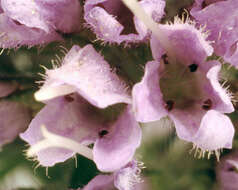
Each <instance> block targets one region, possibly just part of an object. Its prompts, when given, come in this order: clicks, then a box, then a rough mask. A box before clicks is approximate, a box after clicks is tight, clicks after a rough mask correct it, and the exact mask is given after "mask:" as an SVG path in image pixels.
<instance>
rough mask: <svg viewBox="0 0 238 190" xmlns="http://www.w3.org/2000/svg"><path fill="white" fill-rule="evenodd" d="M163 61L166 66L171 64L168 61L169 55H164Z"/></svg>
mask: <svg viewBox="0 0 238 190" xmlns="http://www.w3.org/2000/svg"><path fill="white" fill-rule="evenodd" d="M162 60H163V61H164V64H166V65H167V64H169V61H168V55H167V54H164V55H162Z"/></svg>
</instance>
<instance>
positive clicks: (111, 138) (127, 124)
mask: <svg viewBox="0 0 238 190" xmlns="http://www.w3.org/2000/svg"><path fill="white" fill-rule="evenodd" d="M111 129H112V131H111V132H109V134H107V135H105V136H104V137H102V138H99V139H98V140H97V141H96V142H95V144H94V148H93V154H94V161H95V163H96V165H97V167H98V169H99V170H101V171H105V172H111V171H115V170H118V169H120V168H121V167H123V166H125V165H126V164H127V163H128V162H130V161H131V159H132V158H133V155H134V153H135V150H136V148H137V147H138V146H139V145H140V141H141V129H140V127H139V125H138V124H137V122H136V121H135V119H134V116H133V114H132V113H131V110H130V109H129V108H127V109H126V110H125V112H123V113H122V115H120V117H119V118H118V120H117V121H116V122H115V123H114V124H113V125H112V126H111Z"/></svg>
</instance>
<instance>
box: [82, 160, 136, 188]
mask: <svg viewBox="0 0 238 190" xmlns="http://www.w3.org/2000/svg"><path fill="white" fill-rule="evenodd" d="M138 164H139V163H138V162H137V161H135V160H133V161H131V162H130V163H128V164H127V165H126V166H125V167H123V168H121V169H119V170H117V171H115V172H114V173H113V174H111V175H98V176H96V177H95V178H94V179H92V180H91V181H90V182H89V183H88V184H87V185H86V186H85V187H84V188H83V190H94V189H103V190H112V189H115V187H116V188H117V189H118V190H132V189H133V190H139V189H141V188H140V186H139V184H138V183H141V179H140V176H139V175H140V172H141V169H140V166H138Z"/></svg>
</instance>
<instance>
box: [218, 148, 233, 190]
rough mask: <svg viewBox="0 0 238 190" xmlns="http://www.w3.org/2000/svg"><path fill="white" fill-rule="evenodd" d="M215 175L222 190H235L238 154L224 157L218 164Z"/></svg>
mask: <svg viewBox="0 0 238 190" xmlns="http://www.w3.org/2000/svg"><path fill="white" fill-rule="evenodd" d="M216 173H217V180H218V183H219V185H220V187H221V189H222V190H236V189H237V187H238V152H234V153H231V154H230V155H228V156H226V157H224V158H223V159H222V160H221V162H220V163H218V166H217V171H216Z"/></svg>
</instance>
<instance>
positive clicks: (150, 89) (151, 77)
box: [132, 61, 168, 122]
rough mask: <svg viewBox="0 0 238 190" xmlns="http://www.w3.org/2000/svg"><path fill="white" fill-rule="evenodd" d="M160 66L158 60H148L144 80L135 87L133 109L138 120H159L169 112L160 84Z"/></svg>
mask: <svg viewBox="0 0 238 190" xmlns="http://www.w3.org/2000/svg"><path fill="white" fill-rule="evenodd" d="M158 68H159V63H158V62H155V61H151V62H148V63H147V64H146V68H145V75H144V77H143V79H142V81H141V82H140V83H137V84H136V85H135V86H134V87H133V90H132V97H133V111H134V112H135V117H136V120H137V121H140V122H149V121H155V120H159V119H160V118H162V117H164V116H166V115H167V113H168V112H167V111H166V110H165V109H164V103H163V99H162V93H161V91H160V86H159V70H158Z"/></svg>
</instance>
